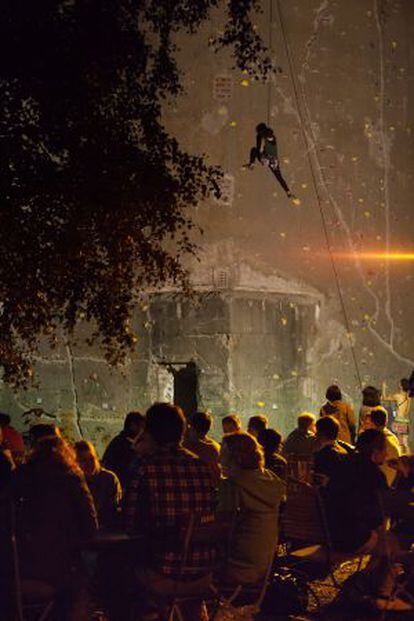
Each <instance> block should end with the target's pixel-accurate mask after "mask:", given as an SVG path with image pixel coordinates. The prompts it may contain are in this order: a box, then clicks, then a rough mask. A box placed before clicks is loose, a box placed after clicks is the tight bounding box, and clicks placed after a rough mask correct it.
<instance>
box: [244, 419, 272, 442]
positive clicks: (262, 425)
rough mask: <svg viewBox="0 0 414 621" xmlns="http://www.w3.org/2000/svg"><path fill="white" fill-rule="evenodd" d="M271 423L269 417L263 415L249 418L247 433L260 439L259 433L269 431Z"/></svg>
mask: <svg viewBox="0 0 414 621" xmlns="http://www.w3.org/2000/svg"><path fill="white" fill-rule="evenodd" d="M268 424H269V421H268V420H267V416H264V415H263V414H258V415H257V416H251V417H250V418H249V422H248V423H247V433H250V435H251V436H253V437H254V438H256V440H257V438H258V437H259V433H260V432H261V431H264V430H265V429H267V426H268Z"/></svg>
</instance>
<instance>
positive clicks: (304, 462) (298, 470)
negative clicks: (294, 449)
mask: <svg viewBox="0 0 414 621" xmlns="http://www.w3.org/2000/svg"><path fill="white" fill-rule="evenodd" d="M287 476H288V479H296V480H297V481H307V482H308V483H312V481H313V455H289V456H288V460H287Z"/></svg>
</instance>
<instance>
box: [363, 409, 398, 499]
mask: <svg viewBox="0 0 414 621" xmlns="http://www.w3.org/2000/svg"><path fill="white" fill-rule="evenodd" d="M365 429H378V430H379V431H381V432H382V433H383V434H384V436H385V461H384V463H383V464H382V465H381V466H380V468H381V471H382V472H383V473H384V475H385V478H386V479H387V484H388V485H389V487H391V486H392V484H393V483H394V481H395V477H396V475H397V472H396V470H395V468H391V467H390V466H388V465H387V462H388V461H392V460H394V459H398V458H399V457H400V455H401V449H400V444H399V442H398V439H397V437H396V436H395V435H394V434H393V433H392V431H390V430H389V429H388V428H387V412H385V411H384V410H383V409H382V408H377V409H373V410H371V412H370V414H369V415H367V416H366V417H365Z"/></svg>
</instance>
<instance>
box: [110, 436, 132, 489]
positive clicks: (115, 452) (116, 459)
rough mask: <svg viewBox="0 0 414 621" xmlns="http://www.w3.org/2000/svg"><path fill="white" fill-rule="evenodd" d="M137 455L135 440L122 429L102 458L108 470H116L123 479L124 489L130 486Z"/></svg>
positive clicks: (119, 477)
mask: <svg viewBox="0 0 414 621" xmlns="http://www.w3.org/2000/svg"><path fill="white" fill-rule="evenodd" d="M136 456H137V452H136V449H135V443H134V441H133V440H131V438H129V437H128V435H127V433H126V432H125V431H121V433H119V434H118V435H117V436H115V438H114V439H113V440H111V441H110V443H109V444H108V446H107V449H106V451H105V453H104V456H103V458H102V464H103V465H104V466H105V468H107V470H111V471H112V472H115V474H116V476H117V477H118V479H119V480H120V481H121V485H122V489H123V490H125V489H126V488H127V486H128V483H129V480H130V477H131V466H132V463H133V462H134V461H135V458H136Z"/></svg>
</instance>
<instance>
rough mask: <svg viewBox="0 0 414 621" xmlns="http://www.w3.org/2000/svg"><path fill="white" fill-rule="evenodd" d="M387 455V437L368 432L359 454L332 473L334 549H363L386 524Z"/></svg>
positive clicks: (329, 508) (327, 495) (329, 507)
mask: <svg viewBox="0 0 414 621" xmlns="http://www.w3.org/2000/svg"><path fill="white" fill-rule="evenodd" d="M385 452H386V443H385V435H384V434H383V433H382V432H381V431H378V430H374V429H370V430H367V431H365V432H363V433H362V434H361V435H360V436H359V438H358V442H357V450H356V452H355V453H354V454H353V455H349V457H348V459H346V460H344V461H343V462H342V463H341V464H340V465H339V466H338V467H337V468H335V470H334V471H333V472H332V476H331V477H330V479H329V482H328V484H327V486H326V488H325V490H324V499H325V505H326V515H327V520H328V527H329V532H330V536H331V540H332V544H333V547H334V549H336V550H338V551H341V552H356V551H358V550H360V549H363V548H364V546H367V544H368V543H369V542H370V541H371V540H372V538H373V534H374V533H375V531H376V530H377V529H379V528H380V527H381V526H382V525H383V523H384V512H383V507H382V500H381V497H382V494H383V493H384V492H386V491H387V489H388V488H387V482H386V479H385V476H384V474H383V473H382V472H381V470H380V467H379V466H380V465H381V464H383V463H384V460H385Z"/></svg>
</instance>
